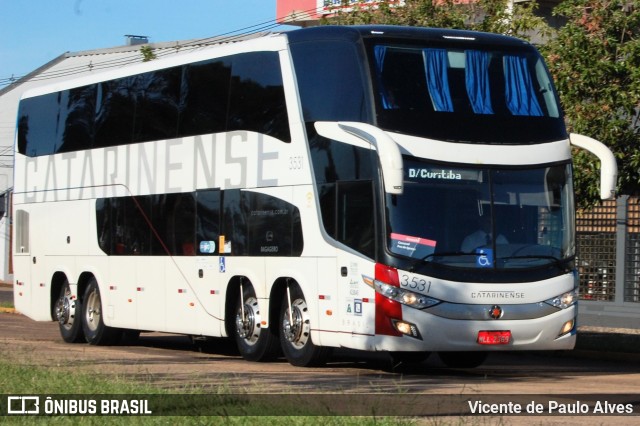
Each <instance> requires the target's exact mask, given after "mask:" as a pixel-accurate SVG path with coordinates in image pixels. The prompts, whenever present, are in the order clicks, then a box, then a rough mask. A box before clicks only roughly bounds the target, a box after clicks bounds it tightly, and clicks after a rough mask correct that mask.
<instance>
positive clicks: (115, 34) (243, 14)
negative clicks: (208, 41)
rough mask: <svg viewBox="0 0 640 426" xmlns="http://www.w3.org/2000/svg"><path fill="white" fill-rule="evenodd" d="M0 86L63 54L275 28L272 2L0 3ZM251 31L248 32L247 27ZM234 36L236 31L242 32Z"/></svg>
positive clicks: (46, 0)
mask: <svg viewBox="0 0 640 426" xmlns="http://www.w3.org/2000/svg"><path fill="white" fill-rule="evenodd" d="M0 5H1V8H0V10H1V11H2V12H0V81H3V80H4V79H6V78H9V77H12V76H14V77H21V76H23V75H25V74H27V73H29V72H31V71H33V70H35V69H36V68H38V67H40V66H42V65H44V64H46V63H47V62H49V61H51V60H52V59H55V58H57V57H58V56H60V55H61V54H63V53H65V52H77V51H82V50H92V49H101V48H108V47H114V46H122V45H124V44H125V37H124V36H125V35H126V34H133V35H143V36H148V37H149V41H150V42H151V43H157V42H164V41H176V40H189V39H198V38H206V37H213V36H217V35H222V34H225V33H229V32H236V31H239V30H243V29H246V30H245V31H247V30H249V31H255V30H256V29H260V28H263V27H265V26H269V24H274V23H275V18H276V0H179V1H176V0H0ZM249 27H251V28H249ZM245 31H240V32H245Z"/></svg>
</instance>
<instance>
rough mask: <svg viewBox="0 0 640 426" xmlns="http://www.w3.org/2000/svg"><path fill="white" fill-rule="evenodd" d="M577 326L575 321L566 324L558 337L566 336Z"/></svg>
mask: <svg viewBox="0 0 640 426" xmlns="http://www.w3.org/2000/svg"><path fill="white" fill-rule="evenodd" d="M575 324H576V321H575V319H572V320H569V321H567V322H565V323H564V325H563V326H562V328H561V329H560V334H559V335H558V337H560V336H564V335H565V334H567V333H569V332H571V330H573V327H574V325H575Z"/></svg>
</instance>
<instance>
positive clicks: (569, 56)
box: [543, 0, 640, 207]
mask: <svg viewBox="0 0 640 426" xmlns="http://www.w3.org/2000/svg"><path fill="white" fill-rule="evenodd" d="M555 13H556V14H558V15H561V16H563V17H564V18H565V19H566V21H567V23H566V25H564V26H562V27H561V28H560V29H559V30H558V31H557V34H556V35H555V37H554V38H553V39H552V40H551V41H550V42H549V43H548V44H546V45H545V46H543V52H544V54H545V55H546V57H547V63H548V65H549V69H550V71H551V73H552V74H553V76H554V79H555V82H556V87H557V89H558V92H559V94H560V99H561V101H562V104H563V108H564V110H565V115H566V120H567V124H568V127H569V130H570V131H572V132H576V133H582V134H584V135H588V136H591V137H593V138H595V139H598V140H600V141H602V142H603V143H604V144H605V145H607V146H608V147H609V148H610V149H611V150H612V151H613V152H614V154H615V156H616V158H617V159H618V174H619V179H618V187H619V192H620V193H623V194H637V193H639V192H640V133H639V132H640V116H639V114H640V37H639V36H640V1H639V0H632V1H629V0H566V1H564V2H563V3H562V4H561V5H560V6H558V7H557V8H556V10H555ZM574 161H575V164H576V193H577V196H578V200H579V201H580V204H581V205H582V207H586V206H589V205H592V204H594V203H595V202H597V197H598V185H597V181H598V173H599V164H598V161H597V159H595V158H594V157H593V156H592V155H590V154H588V153H585V152H582V151H576V152H575V155H574Z"/></svg>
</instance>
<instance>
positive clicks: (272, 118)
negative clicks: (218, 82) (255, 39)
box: [227, 52, 291, 142]
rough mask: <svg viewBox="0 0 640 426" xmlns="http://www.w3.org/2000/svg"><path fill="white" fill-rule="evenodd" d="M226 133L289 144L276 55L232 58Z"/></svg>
mask: <svg viewBox="0 0 640 426" xmlns="http://www.w3.org/2000/svg"><path fill="white" fill-rule="evenodd" d="M232 58H233V59H232V60H233V67H232V76H231V95H230V99H229V111H228V113H229V115H228V121H227V130H252V131H254V132H259V133H264V134H267V135H270V136H273V137H275V138H278V139H280V140H283V141H287V142H289V141H290V140H291V136H290V134H289V123H288V121H287V107H286V103H285V98H284V88H283V85H282V73H281V71H280V60H279V58H278V53H276V52H255V53H247V54H243V55H237V56H233V57H232Z"/></svg>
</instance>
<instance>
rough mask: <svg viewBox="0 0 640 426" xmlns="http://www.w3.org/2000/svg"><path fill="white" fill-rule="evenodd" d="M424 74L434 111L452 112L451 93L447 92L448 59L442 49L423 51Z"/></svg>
mask: <svg viewBox="0 0 640 426" xmlns="http://www.w3.org/2000/svg"><path fill="white" fill-rule="evenodd" d="M422 56H423V58H424V68H425V74H426V75H427V87H428V89H429V94H430V95H431V100H432V101H433V106H434V109H435V110H436V111H445V112H453V102H451V92H450V91H449V78H448V77H447V66H448V62H449V61H448V58H447V51H446V50H444V49H424V50H423V51H422Z"/></svg>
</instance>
